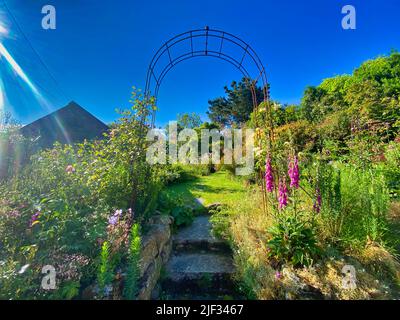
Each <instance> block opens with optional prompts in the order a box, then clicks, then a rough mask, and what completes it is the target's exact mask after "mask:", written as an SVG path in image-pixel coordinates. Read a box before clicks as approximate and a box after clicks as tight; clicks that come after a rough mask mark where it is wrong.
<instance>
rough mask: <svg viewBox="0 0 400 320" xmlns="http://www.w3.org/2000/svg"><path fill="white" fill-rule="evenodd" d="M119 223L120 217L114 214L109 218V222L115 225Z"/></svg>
mask: <svg viewBox="0 0 400 320" xmlns="http://www.w3.org/2000/svg"><path fill="white" fill-rule="evenodd" d="M117 223H118V217H116V216H114V215H112V216H111V217H110V218H109V219H108V224H110V225H112V226H115V225H116V224H117Z"/></svg>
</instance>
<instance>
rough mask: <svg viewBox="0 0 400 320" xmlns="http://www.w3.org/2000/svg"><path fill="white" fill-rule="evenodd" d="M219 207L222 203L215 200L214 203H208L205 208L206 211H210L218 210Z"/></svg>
mask: <svg viewBox="0 0 400 320" xmlns="http://www.w3.org/2000/svg"><path fill="white" fill-rule="evenodd" d="M221 207H222V203H219V202H215V203H212V204H209V205H208V206H207V207H206V208H207V211H208V212H210V211H215V210H218V209H219V208H221Z"/></svg>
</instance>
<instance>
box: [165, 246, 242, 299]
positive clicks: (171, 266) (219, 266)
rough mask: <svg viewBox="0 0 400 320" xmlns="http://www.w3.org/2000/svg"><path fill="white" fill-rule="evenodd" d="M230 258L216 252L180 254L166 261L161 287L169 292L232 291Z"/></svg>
mask: <svg viewBox="0 0 400 320" xmlns="http://www.w3.org/2000/svg"><path fill="white" fill-rule="evenodd" d="M233 272H234V267H233V261H232V258H231V257H230V256H228V255H223V254H215V253H197V254H179V255H174V256H172V257H171V259H170V261H169V262H168V263H167V265H166V277H165V279H164V280H163V282H162V289H163V291H164V292H167V293H168V294H170V295H173V294H179V295H185V294H195V295H197V296H199V295H205V296H207V295H210V294H224V293H226V294H229V293H230V292H234V287H235V286H234V283H233V281H232V275H233Z"/></svg>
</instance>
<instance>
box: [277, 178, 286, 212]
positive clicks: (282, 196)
mask: <svg viewBox="0 0 400 320" xmlns="http://www.w3.org/2000/svg"><path fill="white" fill-rule="evenodd" d="M278 201H279V209H283V208H284V207H286V206H287V204H288V190H287V187H286V181H285V179H283V181H282V180H280V181H279V195H278Z"/></svg>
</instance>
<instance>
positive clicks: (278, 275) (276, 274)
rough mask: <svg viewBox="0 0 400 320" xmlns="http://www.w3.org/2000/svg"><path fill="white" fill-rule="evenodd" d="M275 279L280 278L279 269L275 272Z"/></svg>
mask: <svg viewBox="0 0 400 320" xmlns="http://www.w3.org/2000/svg"><path fill="white" fill-rule="evenodd" d="M275 279H276V280H280V279H282V274H281V273H280V272H279V271H277V272H275Z"/></svg>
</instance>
